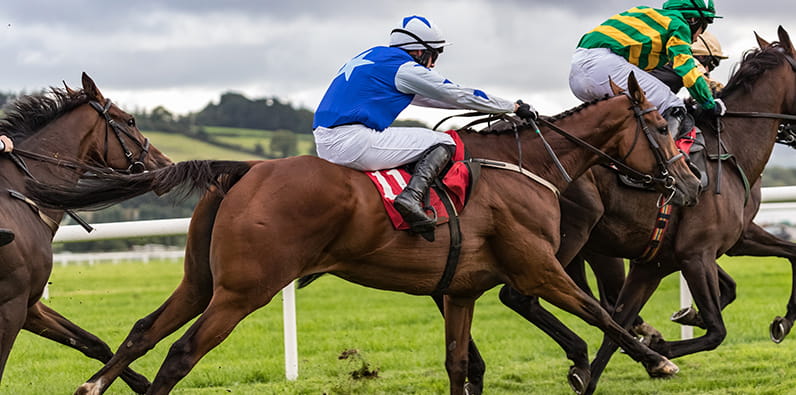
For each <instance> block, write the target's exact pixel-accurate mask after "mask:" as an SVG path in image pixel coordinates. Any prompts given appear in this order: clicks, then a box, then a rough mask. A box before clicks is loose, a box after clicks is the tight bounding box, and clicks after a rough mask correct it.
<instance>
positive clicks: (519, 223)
mask: <svg viewBox="0 0 796 395" xmlns="http://www.w3.org/2000/svg"><path fill="white" fill-rule="evenodd" d="M555 121H556V125H557V126H558V127H560V128H563V129H567V130H577V132H575V133H573V134H575V135H576V136H577V137H579V138H581V139H584V140H586V141H588V143H590V144H591V145H593V146H595V147H597V148H599V149H601V150H603V151H605V152H606V153H607V154H609V155H618V156H621V157H624V158H626V160H625V162H626V163H627V164H628V165H630V166H632V167H634V168H636V169H640V170H642V171H645V172H651V171H653V170H654V169H656V168H657V166H658V164H659V163H658V162H657V161H656V158H655V157H656V155H654V154H653V151H652V150H651V149H650V147H651V146H652V145H655V146H658V147H659V149H660V150H662V151H661V152H659V155H657V156H660V157H663V158H664V160H665V159H666V158H673V157H674V156H676V155H677V151H676V148H675V147H674V145H673V142H672V141H671V138H670V137H669V135H668V133H666V123H665V121H664V120H663V118H661V117H660V115H659V114H658V113H657V111H654V107H652V106H651V105H650V103H649V102H648V101H646V98H645V97H644V94H643V92H641V90H640V89H639V87H638V85H637V83H636V82H635V79H631V82H630V84H629V94H627V95H618V96H615V97H612V98H607V99H604V100H600V101H597V102H594V103H588V104H585V105H583V106H581V107H578V108H577V109H575V110H573V111H570V112H568V113H566V116H562V117H560V118H556V119H555ZM639 123H641V129H647V125H651V126H653V129H654V131H652V132H650V134H649V136H650V138H651V139H652V142H649V141H648V140H647V139H645V138H643V137H642V138H639V133H641V131H640V130H641V129H640V127H639V126H640V125H639ZM648 130H649V129H648ZM462 140H463V141H464V142H465V143H466V146H468V147H469V149H470V151H471V154H472V156H473V157H476V158H485V159H488V160H490V161H505V162H506V163H522V164H524V168H525V169H526V170H528V171H532V172H534V173H535V174H537V175H538V176H540V177H542V178H544V179H546V180H548V181H549V182H550V183H551V184H552V185H553V186H554V187H555V188H558V189H561V188H564V187H565V186H566V183H567V182H566V181H565V180H564V177H563V176H562V175H561V174H560V173H559V172H558V170H557V169H556V168H555V167H551V166H549V165H548V160H547V156H546V154H545V153H544V152H543V151H541V150H540V149H539V148H540V142H539V139H538V137H537V136H536V135H535V134H534V133H532V129H529V128H528V127H527V126H524V127H523V128H522V129H520V130H519V131H518V132H517V133H516V134H515V133H511V131H509V133H490V134H479V133H464V134H463V135H462ZM550 145H551V146H552V147H554V149H555V150H556V152H558V153H559V154H560V158H561V163H562V164H563V167H564V168H565V169H566V171H567V172H568V173H569V174H570V175H572V176H577V175H580V174H582V173H583V172H584V171H585V170H586V169H588V168H589V167H590V166H592V165H594V164H595V163H597V162H598V160H599V156H598V155H597V154H596V153H595V152H594V151H591V150H586V149H582V148H578V147H579V146H575V147H573V143H572V142H571V141H570V140H569V139H567V138H564V137H560V136H553V137H551V138H550ZM633 147H635V149H634V148H633ZM520 152H523V153H530V154H526V155H525V156H523V157H522V158H520V157H519V153H520ZM670 162H671V163H670V170H671V174H672V175H673V177H674V179H675V186H676V188H677V189H676V190H677V195H678V196H676V197H675V199H677V200H679V201H681V202H683V203H693V202H694V200H693V197H694V196H695V194H696V193H697V192H698V189H699V187H698V181H697V179H696V178H695V177H694V176H693V175H692V174H691V172H690V170H689V169H688V168H687V165H686V164H685V163H684V161H683V160H682V159H678V160H676V161H670ZM219 175H226V177H223V179H224V181H225V184H224V185H222V187H221V189H222V190H225V191H226V193H225V194H224V195H222V194H220V193H218V192H214V191H213V190H211V192H209V193H207V194H205V196H204V198H203V199H202V200H201V201H200V202H199V205H198V206H197V208H196V210H195V211H194V216H193V219H192V222H191V226H190V229H189V237H188V245H187V247H186V260H185V277H184V278H183V281H182V283H181V284H180V285H179V286H178V288H177V289H176V290H175V292H174V293H173V294H172V295H171V297H170V298H169V299H168V300H167V301H166V302H165V303H164V304H163V305H162V306H161V307H160V308H159V309H158V310H156V311H155V312H154V313H152V314H151V315H149V316H147V317H145V318H144V319H142V320H140V321H139V322H138V323H136V325H135V326H134V328H133V330H132V331H131V333H130V334H129V335H128V337H127V339H126V340H125V341H124V343H123V344H124V346H123V347H120V349H119V350H118V351H117V353H116V354H115V355H114V357H113V359H112V360H111V361H110V362H109V363H108V364H106V366H105V367H104V368H103V369H101V370H100V371H99V372H98V373H97V374H95V375H94V376H93V377H92V378H91V379H90V380H89V382H88V383H86V384H84V385H83V386H82V387H80V388H79V389H78V393H88V394H99V393H102V392H104V391H105V389H106V388H107V386H108V385H110V384H111V382H112V381H113V380H114V379H115V378H116V376H118V374H119V372H120V371H121V369H123V368H124V367H126V366H128V365H129V364H130V363H131V362H132V361H133V360H135V359H136V358H138V357H140V356H141V355H143V354H144V353H145V352H146V351H147V350H149V349H151V348H152V347H153V346H154V345H155V344H156V343H157V342H158V341H159V340H160V339H162V338H163V337H165V336H167V335H168V334H169V333H171V332H173V331H175V330H176V329H178V328H179V327H180V326H182V325H183V324H184V323H186V322H188V321H189V320H190V319H192V318H193V317H195V316H197V315H200V314H201V315H200V316H199V318H198V319H197V321H196V322H195V323H194V324H193V325H192V326H191V328H190V329H188V331H187V332H186V333H185V335H184V336H183V337H182V338H181V339H180V340H178V341H177V342H176V343H174V345H173V346H172V347H171V350H170V351H169V354H168V356H167V357H166V360H165V361H164V362H163V365H162V366H161V369H160V371H159V372H158V374H157V377H156V378H155V379H154V380H153V382H152V387H151V388H150V389H149V391H147V393H150V394H165V393H168V392H169V391H170V390H171V389H172V388H173V387H174V386H175V385H176V384H177V382H178V381H179V380H180V379H182V378H183V377H184V376H185V375H187V374H188V372H189V371H190V370H191V368H192V367H193V366H194V365H195V364H196V363H197V362H198V360H199V359H200V358H201V357H202V356H203V355H205V354H206V353H207V352H208V351H210V350H211V349H212V348H213V347H215V346H217V345H218V344H220V343H221V342H222V341H223V340H224V339H225V338H226V336H227V335H228V334H229V333H230V332H231V331H232V330H233V328H234V327H235V325H237V323H238V322H240V320H242V319H243V318H244V317H245V316H246V315H248V314H249V313H251V312H253V311H254V310H256V309H258V308H260V307H262V306H263V305H265V304H267V303H268V302H269V301H270V300H271V298H272V297H273V296H274V295H275V294H276V293H277V292H279V290H281V289H282V288H283V287H285V286H286V285H287V284H289V283H290V282H291V281H293V280H294V279H296V278H299V277H301V276H305V275H308V274H312V273H318V272H329V273H333V274H335V275H337V276H339V277H342V278H344V279H347V280H349V281H352V282H355V283H358V284H362V285H366V286H369V287H374V288H380V289H386V290H393V291H400V292H407V293H410V294H421V295H422V294H426V295H427V294H431V293H434V292H436V291H438V289H437V284H438V281H439V279H440V278H441V276H442V275H443V273H444V271H445V261H446V256H447V254H448V246H449V242H450V236H449V234H448V232H447V231H444V230H442V229H440V231H439V232H438V233H439V234H438V237H437V239H436V241H435V242H433V243H428V242H426V241H424V239H422V238H421V237H420V236H418V235H416V234H412V233H407V232H396V231H395V230H394V229H393V227H392V225H391V224H390V223H389V221H388V219H387V217H386V216H385V215H384V208H383V207H382V204H381V202H380V201H379V200H378V199H377V198H374V196H373V195H374V187H373V186H372V185H371V182H370V181H369V180H368V178H367V177H366V176H365V174H363V173H362V172H359V171H355V170H351V169H348V168H345V167H342V166H337V165H333V164H330V163H329V162H326V161H323V160H320V159H318V158H315V157H308V156H304V157H294V158H287V159H281V160H274V161H266V162H256V163H254V162H252V163H245V162H221V161H201V162H181V163H178V164H177V165H176V166H173V167H170V168H168V169H161V170H156V171H152V172H149V173H146V174H142V175H133V176H127V177H102V178H98V179H96V180H95V181H94V182H91V183H88V182H87V183H81V184H80V185H78V186H77V187H75V188H71V189H70V188H67V189H63V188H55V187H53V186H47V187H45V188H44V189H43V190H42V191H43V193H41V194H36V199H40V200H41V201H43V203H44V204H46V205H54V206H57V207H61V208H66V207H88V206H91V205H94V204H108V203H109V202H115V201H120V200H124V199H127V198H130V197H132V196H135V195H138V194H141V193H143V192H146V191H150V190H154V191H157V192H165V191H168V190H170V189H172V188H173V187H175V186H178V185H183V184H184V183H188V184H189V185H190V187H193V188H199V189H202V188H206V187H207V185H211V184H213V183H214V181H215V180H216V179H217V178H218V177H219ZM229 185H231V186H229ZM53 188H55V189H58V191H56V190H54V189H53ZM662 188H663V187H662ZM680 195H682V196H680ZM559 216H560V213H559V206H558V196H557V195H556V194H555V193H553V191H551V189H548V188H547V187H545V186H543V185H542V184H540V183H538V182H536V181H534V180H532V179H531V178H529V177H526V176H525V175H523V174H522V173H520V172H518V171H506V170H497V169H494V170H493V169H484V170H483V171H482V174H481V179H480V181H479V183H478V185H477V186H476V187H475V189H474V191H473V192H472V195H471V199H470V202H469V203H468V206H467V207H466V208H465V209H464V210H463V212H462V213H461V217H460V220H461V224H462V233H463V237H462V248H461V260H460V262H459V264H458V266H457V269H456V272H455V275H454V276H453V279H452V281H451V282H450V285H449V286H448V287H447V289H446V290H445V297H444V304H445V311H446V314H445V334H446V347H445V349H446V362H445V366H446V369H447V371H448V375H449V379H450V392H451V393H452V394H462V393H463V391H464V384H465V375H466V369H467V347H466V344H467V339H468V336H469V331H470V323H471V320H472V315H473V305H474V303H475V300H476V299H477V298H478V297H479V296H480V295H481V294H482V293H483V292H484V291H486V290H488V289H490V288H492V287H494V286H495V285H497V284H501V283H509V284H511V285H512V286H513V287H515V288H517V289H519V290H521V291H522V292H523V293H525V294H529V295H538V296H541V297H543V298H545V299H546V300H548V301H550V302H551V303H553V304H555V305H557V306H560V307H561V308H562V309H565V310H567V311H569V312H571V313H573V314H575V315H577V316H579V317H581V318H582V319H584V320H586V321H587V322H589V323H590V324H592V325H595V326H597V327H599V328H600V329H601V330H603V331H604V332H605V333H606V334H607V335H608V336H610V337H611V338H612V339H614V340H615V341H617V342H618V343H619V344H622V347H623V348H625V350H627V352H628V354H629V355H630V356H631V357H632V358H634V359H635V360H637V361H640V362H642V363H643V364H644V366H645V367H646V368H647V369H648V372H649V373H650V375H653V376H670V375H673V374H674V373H676V371H677V367H676V366H674V365H673V364H671V362H669V361H668V360H666V359H665V358H661V357H660V356H659V355H657V354H656V353H654V352H651V351H650V350H648V349H647V348H646V346H644V345H642V344H641V343H639V342H637V341H635V339H634V338H633V337H632V336H630V335H629V334H628V333H627V332H626V331H625V330H623V329H622V328H621V327H619V326H618V325H616V324H615V323H614V322H613V321H611V319H610V317H609V315H608V313H607V312H605V311H604V310H603V309H602V308H601V307H600V305H599V304H598V303H597V302H596V301H594V300H593V299H592V298H589V297H588V296H587V295H585V294H584V293H583V292H582V291H581V290H579V289H578V288H577V287H576V286H575V284H574V283H572V281H571V280H570V279H569V277H567V276H566V274H565V273H564V271H563V267H562V266H561V264H560V263H559V262H558V261H557V260H556V258H555V251H556V250H557V248H558V244H559V230H558V226H559V225H558V224H559ZM419 251H422V252H423V253H422V254H419V253H418V252H419Z"/></svg>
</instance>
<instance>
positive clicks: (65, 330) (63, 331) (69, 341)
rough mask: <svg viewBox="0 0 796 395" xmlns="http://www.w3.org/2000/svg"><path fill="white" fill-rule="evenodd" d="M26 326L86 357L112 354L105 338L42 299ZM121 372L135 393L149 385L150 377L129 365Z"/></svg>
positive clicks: (101, 357) (30, 312)
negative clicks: (88, 330)
mask: <svg viewBox="0 0 796 395" xmlns="http://www.w3.org/2000/svg"><path fill="white" fill-rule="evenodd" d="M24 329H26V330H28V331H30V332H33V333H35V334H37V335H39V336H42V337H45V338H47V339H50V340H53V341H55V342H58V343H61V344H63V345H65V346H68V347H71V348H74V349H76V350H78V351H80V352H82V353H83V354H85V355H86V356H87V357H89V358H93V359H97V360H99V361H101V362H103V363H105V362H108V361H109V360H110V359H111V357H113V352H111V348H110V347H108V345H107V344H106V343H105V342H104V341H102V340H101V339H99V338H98V337H96V336H94V335H93V334H91V333H89V332H87V331H86V330H84V329H83V328H81V327H79V326H77V325H76V324H74V323H73V322H72V321H69V320H68V319H66V318H65V317H64V316H62V315H61V314H58V312H56V311H55V310H53V309H51V308H50V307H47V306H46V305H44V304H43V303H41V302H37V303H36V304H34V305H33V306H31V307H30V308H28V315H27V317H26V319H25V325H24ZM121 376H122V380H124V381H125V382H126V383H127V385H129V386H130V389H132V390H133V391H134V392H136V393H139V394H141V393H144V392H146V390H147V388H149V380H147V378H146V377H144V376H142V375H140V374H138V373H136V372H135V371H133V370H132V369H130V368H127V369H125V370H124V371H123V372H122V375H121Z"/></svg>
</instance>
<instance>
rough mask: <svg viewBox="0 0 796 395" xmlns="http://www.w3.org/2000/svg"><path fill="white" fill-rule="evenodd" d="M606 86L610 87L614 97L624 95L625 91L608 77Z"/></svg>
mask: <svg viewBox="0 0 796 395" xmlns="http://www.w3.org/2000/svg"><path fill="white" fill-rule="evenodd" d="M608 84H610V85H611V92H613V93H614V96H616V95H621V94H622V93H625V90H624V89H622V87H621V86H619V85H617V84H616V82H614V80H613V79H611V77H610V76H608Z"/></svg>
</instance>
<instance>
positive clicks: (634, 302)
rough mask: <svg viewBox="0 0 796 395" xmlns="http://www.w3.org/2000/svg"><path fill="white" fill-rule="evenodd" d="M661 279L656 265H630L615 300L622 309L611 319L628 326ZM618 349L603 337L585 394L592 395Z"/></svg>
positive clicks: (617, 345) (612, 341)
mask: <svg viewBox="0 0 796 395" xmlns="http://www.w3.org/2000/svg"><path fill="white" fill-rule="evenodd" d="M661 278H663V275H662V274H660V273H659V272H658V269H657V265H631V267H630V271H629V272H628V276H627V279H626V280H625V285H624V286H623V287H622V290H621V292H620V293H619V298H618V299H617V303H618V305H621V306H622V308H621V309H617V310H616V311H614V314H613V318H614V319H615V320H616V322H617V323H618V324H619V325H623V326H625V327H629V326H630V324H631V323H632V322H633V319H634V317H637V316H638V313H639V311H641V308H642V307H643V305H644V303H646V302H647V300H649V298H650V296H652V293H653V292H654V291H655V289H656V288H657V287H658V284H659V283H660V279H661ZM619 347H622V348H624V346H623V345H619V344H617V343H616V342H615V341H614V340H613V339H611V338H609V337H607V336H606V337H603V342H602V344H601V345H600V348H599V349H598V350H597V354H596V356H595V357H594V360H593V361H592V363H591V382H590V383H589V385H588V387H587V388H586V391H585V394H592V393H594V390H595V389H596V388H597V382H598V381H599V379H600V376H601V375H602V372H603V370H605V367H606V366H607V365H608V362H609V361H610V360H611V356H613V354H614V352H616V350H617V349H618V348H619ZM625 351H627V349H625ZM653 377H654V376H653Z"/></svg>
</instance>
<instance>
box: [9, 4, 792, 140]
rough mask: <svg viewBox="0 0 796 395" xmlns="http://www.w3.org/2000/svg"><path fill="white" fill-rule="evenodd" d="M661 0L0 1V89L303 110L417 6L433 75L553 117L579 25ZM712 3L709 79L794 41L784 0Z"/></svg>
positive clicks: (568, 103) (193, 107) (129, 101)
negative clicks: (232, 100) (225, 97)
mask: <svg viewBox="0 0 796 395" xmlns="http://www.w3.org/2000/svg"><path fill="white" fill-rule="evenodd" d="M662 2H663V0H657V1H652V2H647V3H644V2H638V1H622V0H601V1H594V0H577V1H572V0H566V1H560V0H555V1H554V0H456V1H453V0H448V1H444V0H423V1H420V0H402V1H381V2H379V1H373V0H371V1H348V0H338V1H321V0H312V1H302V0H294V1H284V0H280V1H273V0H239V1H235V0H232V1H218V0H214V1H207V0H174V1H155V0H137V1H125V2H121V1H96V0H64V1H58V2H54V1H51V0H46V1H44V0H27V1H15V0H8V1H5V2H4V4H3V5H2V6H0V48H2V54H3V56H0V92H15V93H16V92H23V91H24V92H36V91H39V90H42V89H45V88H47V87H49V86H62V81H65V82H66V83H67V84H69V85H70V86H72V87H79V86H80V75H81V72H83V71H85V72H87V73H88V74H89V75H90V76H91V77H92V78H93V79H94V81H95V82H96V83H97V86H98V87H99V88H100V90H101V91H102V92H103V93H104V94H105V96H107V97H110V98H112V99H113V100H114V102H116V103H117V104H120V105H121V106H122V108H124V109H127V110H128V111H135V110H142V109H152V108H154V107H156V106H164V107H165V108H167V109H168V110H170V111H172V112H173V113H175V114H186V113H188V112H197V111H200V110H201V109H202V108H204V107H205V106H206V105H207V104H208V103H210V102H217V101H218V99H219V97H220V95H221V94H222V93H223V92H228V91H233V92H238V93H242V94H244V95H246V96H247V97H249V98H252V99H254V98H263V97H278V98H280V99H282V100H284V101H287V102H290V103H291V104H293V105H294V106H297V107H299V106H300V107H305V108H308V109H310V110H314V108H315V107H316V105H317V104H318V102H320V99H321V97H322V96H323V93H324V91H325V89H326V87H327V86H328V84H329V82H330V81H331V78H332V77H333V76H334V75H335V73H336V71H337V70H338V69H339V68H340V67H341V66H342V65H343V64H344V63H345V62H346V61H348V60H349V59H350V58H352V57H353V56H355V55H356V54H358V53H359V52H361V51H363V50H365V49H367V48H370V47H372V46H375V45H384V44H386V43H387V41H388V37H389V32H390V31H391V30H392V29H393V28H395V27H398V24H399V23H400V21H401V19H402V18H403V17H404V16H408V15H413V14H417V15H423V16H426V17H428V18H429V19H431V20H432V21H433V22H435V23H436V24H437V25H438V26H439V27H440V29H441V30H442V32H443V34H444V35H445V37H446V38H447V40H448V41H450V42H452V43H453V44H452V45H450V46H448V47H447V48H446V49H445V53H444V54H442V56H441V57H440V59H439V60H438V62H437V67H436V70H437V71H439V72H440V73H441V74H442V75H444V76H445V77H447V78H448V79H450V80H451V81H453V82H456V83H458V84H460V85H463V86H467V87H472V88H478V89H481V90H484V91H485V92H487V93H489V94H492V95H497V96H501V97H505V98H507V99H511V100H516V99H522V100H524V101H526V102H529V103H531V104H532V105H534V106H535V107H536V108H537V109H538V110H539V111H540V112H541V113H542V114H549V115H552V114H557V113H559V112H561V111H563V110H566V109H568V108H571V107H574V106H576V105H577V104H578V100H577V99H576V98H575V97H574V96H573V95H572V94H571V93H570V91H569V85H568V74H569V62H570V58H571V55H572V52H573V50H574V48H575V45H576V44H577V42H578V40H579V38H580V37H581V36H582V35H583V33H585V32H587V31H589V30H591V29H592V28H593V27H595V26H596V25H598V24H599V23H601V22H602V21H604V20H605V19H606V18H608V17H610V16H612V15H614V14H616V13H617V12H620V11H624V10H626V9H628V8H632V7H634V6H637V5H649V6H653V7H659V6H660V5H661V4H662ZM715 2H716V9H717V13H718V14H719V15H721V16H723V17H724V18H723V19H717V20H716V22H715V23H714V24H713V25H712V26H711V27H710V31H711V32H712V33H714V34H716V35H717V36H718V37H719V39H720V41H721V42H722V44H723V47H724V52H725V54H726V55H728V56H729V59H728V60H727V61H725V62H724V64H722V65H721V66H720V67H719V69H717V71H715V72H714V75H713V77H714V78H716V79H718V80H720V81H726V79H727V77H728V75H729V73H730V70H731V68H732V65H733V64H735V63H737V62H738V61H739V60H740V58H741V55H742V53H743V51H744V50H746V49H750V48H752V47H754V46H755V45H756V42H755V40H754V35H753V31H757V32H758V33H759V34H761V36H763V37H764V38H767V39H768V40H769V41H773V40H776V38H777V35H776V29H777V26H778V25H780V24H782V25H783V26H784V27H785V28H786V29H790V30H791V31H792V35H793V36H794V37H795V38H796V20H795V19H794V18H793V14H794V12H793V11H796V5H794V3H793V1H792V0H767V1H765V6H764V7H763V6H758V5H757V4H756V3H753V2H748V1H740V0H731V1H730V0H724V1H723V0H715ZM786 16H787V17H786ZM789 23H790V25H789ZM450 114H452V113H451V112H450V111H448V110H427V109H420V108H415V107H410V108H409V109H407V110H405V111H404V113H402V114H401V118H405V119H408V118H413V119H420V120H423V121H426V122H427V123H429V124H434V123H436V121H437V120H439V119H441V118H442V117H444V116H447V115H450Z"/></svg>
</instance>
